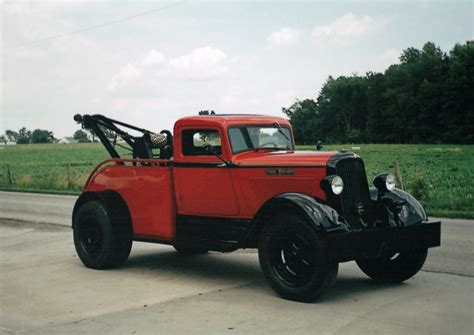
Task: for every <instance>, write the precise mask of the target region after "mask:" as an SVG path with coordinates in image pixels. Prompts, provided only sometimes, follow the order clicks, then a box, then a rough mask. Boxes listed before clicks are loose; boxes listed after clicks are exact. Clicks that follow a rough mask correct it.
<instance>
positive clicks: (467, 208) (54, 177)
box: [0, 143, 474, 218]
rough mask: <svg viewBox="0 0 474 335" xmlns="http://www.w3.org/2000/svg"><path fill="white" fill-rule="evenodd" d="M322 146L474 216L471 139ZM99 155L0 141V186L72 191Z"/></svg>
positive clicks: (430, 201)
mask: <svg viewBox="0 0 474 335" xmlns="http://www.w3.org/2000/svg"><path fill="white" fill-rule="evenodd" d="M353 147H360V149H352V148H353ZM299 149H300V150H313V149H314V147H306V146H300V147H299ZM324 149H325V150H338V149H348V150H351V151H354V152H356V153H357V154H358V155H360V156H361V157H362V158H363V159H364V161H365V166H366V169H367V176H368V179H369V181H371V180H372V178H373V177H374V176H375V175H376V174H378V173H379V172H383V171H387V172H393V162H394V161H396V162H398V164H399V165H400V170H401V175H402V178H403V182H404V184H405V189H407V190H408V191H409V192H410V193H412V194H414V195H415V196H416V197H417V198H418V199H420V201H421V202H422V204H423V205H424V206H425V208H426V209H427V211H428V213H429V214H430V215H434V216H450V217H467V218H474V146H472V145H384V144H369V145H365V144H364V145H328V146H325V147H324ZM105 158H108V154H107V152H106V151H105V149H104V148H103V147H102V145H101V144H97V143H94V144H92V143H87V144H68V145H58V144H44V145H41V144H35V145H32V144H30V145H16V146H8V147H0V168H1V169H0V189H3V190H8V189H10V190H25V191H41V192H48V191H49V192H58V193H73V194H78V193H79V192H80V190H81V188H82V186H83V184H84V182H85V180H86V179H87V177H88V175H89V173H90V172H91V170H92V169H93V168H94V166H95V165H96V164H97V163H98V162H99V161H101V160H102V159H105ZM7 165H9V167H10V174H11V179H12V180H11V181H12V183H11V184H10V183H9V177H8V174H7V168H6V166H7ZM68 165H69V178H68Z"/></svg>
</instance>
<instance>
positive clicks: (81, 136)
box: [74, 129, 90, 143]
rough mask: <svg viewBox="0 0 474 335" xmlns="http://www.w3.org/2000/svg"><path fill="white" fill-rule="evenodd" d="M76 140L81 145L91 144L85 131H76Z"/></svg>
mask: <svg viewBox="0 0 474 335" xmlns="http://www.w3.org/2000/svg"><path fill="white" fill-rule="evenodd" d="M74 139H75V140H78V141H79V143H84V142H90V140H89V135H88V134H87V133H86V132H85V131H84V130H81V129H79V130H76V132H75V133H74Z"/></svg>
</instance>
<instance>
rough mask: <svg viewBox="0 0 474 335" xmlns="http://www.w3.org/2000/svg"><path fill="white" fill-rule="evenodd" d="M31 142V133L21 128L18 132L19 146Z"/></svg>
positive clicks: (17, 140) (17, 141)
mask: <svg viewBox="0 0 474 335" xmlns="http://www.w3.org/2000/svg"><path fill="white" fill-rule="evenodd" d="M30 141H31V131H29V130H28V129H26V128H25V127H23V128H21V129H20V130H19V131H18V135H17V139H16V143H18V144H28V143H30Z"/></svg>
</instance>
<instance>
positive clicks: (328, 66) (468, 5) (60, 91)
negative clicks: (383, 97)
mask: <svg viewBox="0 0 474 335" xmlns="http://www.w3.org/2000/svg"><path fill="white" fill-rule="evenodd" d="M173 4H174V5H173ZM170 5H171V6H170ZM146 12H148V14H146V15H139V14H143V13H146ZM1 15H2V16H1V29H2V31H1V33H2V35H1V89H2V100H1V111H0V133H3V132H4V131H5V130H6V129H13V130H18V129H19V128H20V127H22V126H26V127H27V128H29V129H35V128H41V129H48V130H52V131H53V132H54V134H55V136H56V137H62V136H70V135H72V133H73V132H74V131H75V130H76V129H78V126H77V125H76V124H75V123H74V122H73V119H72V117H73V115H74V114H76V113H81V114H85V113H89V114H93V113H101V114H104V115H107V116H110V117H113V118H117V119H120V120H123V121H128V122H130V123H132V124H135V125H138V126H141V127H144V128H148V129H150V130H154V131H159V130H161V129H164V128H168V129H169V128H171V127H172V125H173V123H174V121H175V120H176V119H177V118H179V117H181V116H185V115H193V114H197V112H198V111H199V110H203V109H213V110H215V111H216V112H218V113H261V114H271V115H279V116H282V114H281V108H282V107H288V106H289V105H291V104H292V103H293V102H294V101H295V99H304V98H316V97H317V94H318V92H319V90H320V89H321V85H322V84H323V83H324V81H325V80H326V78H327V77H328V76H329V75H332V76H335V77H337V76H339V75H350V74H351V73H358V74H364V73H365V72H367V71H383V70H384V69H386V67H387V66H388V65H390V64H393V63H395V62H398V56H399V54H400V52H401V50H403V49H406V48H408V47H412V46H413V47H416V48H421V47H422V46H423V44H424V43H425V42H427V41H433V42H435V43H436V44H437V45H439V46H440V47H441V48H442V49H443V50H444V51H448V50H450V49H451V48H452V47H453V46H454V45H455V44H456V43H464V42H465V41H467V40H471V39H473V36H474V33H473V21H474V14H473V2H472V1H466V2H462V1H446V2H441V1H436V2H431V1H420V2H413V1H378V2H375V1H371V2H367V1H351V2H334V1H324V2H299V3H295V2H278V3H275V2H271V3H270V2H233V3H225V2H220V3H214V2H196V1H186V2H182V3H174V2H153V1H147V2H140V1H134V2H125V1H108V2H106V1H88V2H73V1H67V2H66V1H64V2H60V1H54V2H53V1H50V2H21V1H15V2H2V4H1ZM134 15H137V16H136V17H134V18H131V16H134ZM89 28H90V29H89Z"/></svg>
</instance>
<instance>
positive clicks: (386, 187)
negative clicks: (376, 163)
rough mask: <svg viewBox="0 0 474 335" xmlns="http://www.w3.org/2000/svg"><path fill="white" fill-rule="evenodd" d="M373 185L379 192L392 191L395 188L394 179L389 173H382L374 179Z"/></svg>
mask: <svg viewBox="0 0 474 335" xmlns="http://www.w3.org/2000/svg"><path fill="white" fill-rule="evenodd" d="M373 184H374V186H375V187H377V188H378V190H379V191H383V192H387V191H392V190H393V189H394V188H395V177H394V176H393V174H390V173H382V174H379V175H378V176H377V177H375V178H374V181H373Z"/></svg>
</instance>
